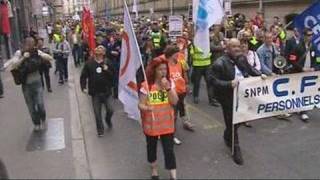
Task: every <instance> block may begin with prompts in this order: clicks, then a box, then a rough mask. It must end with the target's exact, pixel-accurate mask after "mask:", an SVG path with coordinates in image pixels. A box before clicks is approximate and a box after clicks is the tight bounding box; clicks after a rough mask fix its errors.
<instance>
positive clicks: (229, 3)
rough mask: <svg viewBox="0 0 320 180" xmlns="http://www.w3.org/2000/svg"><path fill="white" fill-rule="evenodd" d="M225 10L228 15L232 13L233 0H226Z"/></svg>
mask: <svg viewBox="0 0 320 180" xmlns="http://www.w3.org/2000/svg"><path fill="white" fill-rule="evenodd" d="M224 12H225V14H226V15H232V11H231V2H230V1H225V2H224Z"/></svg>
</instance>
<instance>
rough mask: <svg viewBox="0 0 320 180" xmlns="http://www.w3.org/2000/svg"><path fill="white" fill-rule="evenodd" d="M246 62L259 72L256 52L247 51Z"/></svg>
mask: <svg viewBox="0 0 320 180" xmlns="http://www.w3.org/2000/svg"><path fill="white" fill-rule="evenodd" d="M247 60H248V63H249V64H250V66H252V67H254V68H255V69H256V70H258V71H260V70H261V64H260V59H259V56H258V54H257V53H256V52H254V51H249V52H248V55H247Z"/></svg>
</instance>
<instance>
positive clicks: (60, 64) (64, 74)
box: [56, 57, 68, 81]
mask: <svg viewBox="0 0 320 180" xmlns="http://www.w3.org/2000/svg"><path fill="white" fill-rule="evenodd" d="M56 62H57V70H58V72H59V81H63V80H67V79H68V58H63V57H59V58H58V59H57V60H56Z"/></svg>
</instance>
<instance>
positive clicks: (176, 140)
mask: <svg viewBox="0 0 320 180" xmlns="http://www.w3.org/2000/svg"><path fill="white" fill-rule="evenodd" d="M173 141H174V144H176V145H180V144H182V142H181V141H180V140H179V139H178V138H176V137H174V138H173Z"/></svg>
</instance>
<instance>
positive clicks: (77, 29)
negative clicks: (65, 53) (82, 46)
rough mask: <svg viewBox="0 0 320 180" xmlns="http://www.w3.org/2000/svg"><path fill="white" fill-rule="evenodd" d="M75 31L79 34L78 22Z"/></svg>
mask: <svg viewBox="0 0 320 180" xmlns="http://www.w3.org/2000/svg"><path fill="white" fill-rule="evenodd" d="M76 33H78V34H80V25H79V24H78V25H77V26H76Z"/></svg>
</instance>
